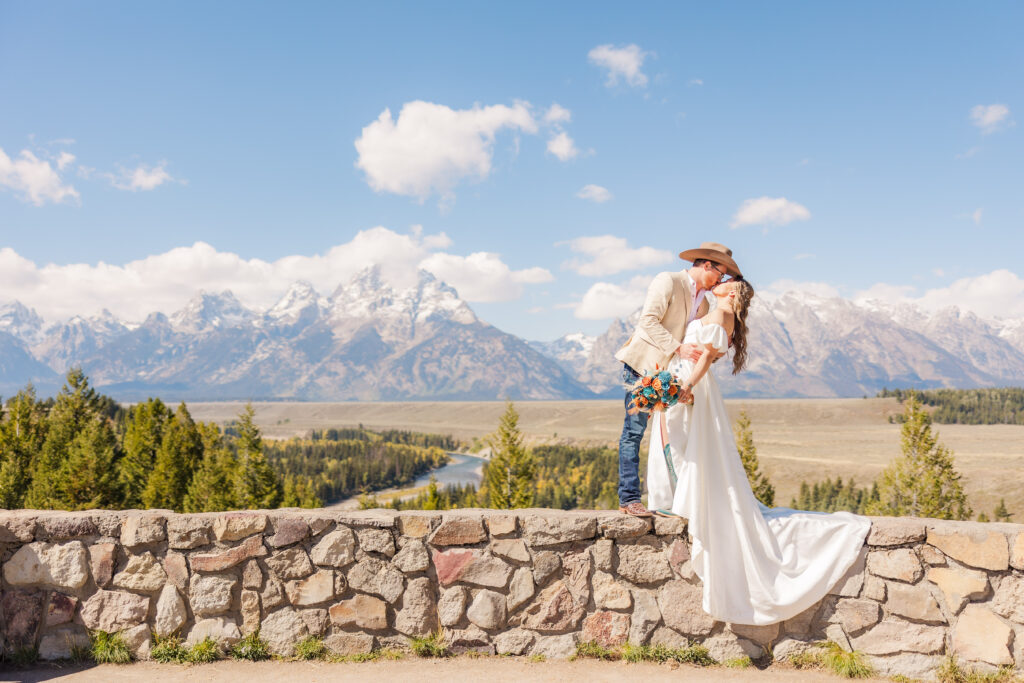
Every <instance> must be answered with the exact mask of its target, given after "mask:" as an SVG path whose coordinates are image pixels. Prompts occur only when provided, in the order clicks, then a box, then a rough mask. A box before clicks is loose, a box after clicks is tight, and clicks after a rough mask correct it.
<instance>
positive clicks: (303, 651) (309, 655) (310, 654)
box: [295, 636, 327, 660]
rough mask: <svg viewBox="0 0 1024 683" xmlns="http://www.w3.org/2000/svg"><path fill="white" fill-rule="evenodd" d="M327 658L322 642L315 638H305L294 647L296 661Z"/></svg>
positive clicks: (325, 648)
mask: <svg viewBox="0 0 1024 683" xmlns="http://www.w3.org/2000/svg"><path fill="white" fill-rule="evenodd" d="M326 656H327V647H326V646H325V645H324V641H322V640H320V639H319V638H317V637H316V636H306V637H305V638H303V639H302V640H300V641H299V642H298V644H297V645H296V646H295V658H296V659H305V660H310V659H323V658H324V657H326Z"/></svg>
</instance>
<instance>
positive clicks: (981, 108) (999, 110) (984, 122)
mask: <svg viewBox="0 0 1024 683" xmlns="http://www.w3.org/2000/svg"><path fill="white" fill-rule="evenodd" d="M970 117H971V123H973V124H974V125H975V126H977V127H978V128H980V129H981V132H982V134H983V135H988V134H989V133H994V132H996V131H997V130H1001V129H1003V128H1004V127H1006V126H1012V125H1013V122H1012V121H1010V108H1009V107H1007V106H1006V105H1005V104H987V105H986V104H979V105H976V106H974V107H972V108H971V113H970Z"/></svg>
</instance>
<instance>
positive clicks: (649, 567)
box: [618, 543, 672, 584]
mask: <svg viewBox="0 0 1024 683" xmlns="http://www.w3.org/2000/svg"><path fill="white" fill-rule="evenodd" d="M618 554H619V576H621V577H622V578H624V579H626V580H627V581H630V582H632V583H635V584H647V583H657V582H659V581H666V580H668V579H671V578H672V569H671V568H670V567H669V564H668V560H667V559H666V557H665V554H664V553H662V552H661V551H659V550H658V549H656V548H653V547H651V546H649V545H646V544H639V543H638V544H636V545H619V546H618Z"/></svg>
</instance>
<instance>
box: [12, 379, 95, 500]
mask: <svg viewBox="0 0 1024 683" xmlns="http://www.w3.org/2000/svg"><path fill="white" fill-rule="evenodd" d="M100 412H101V400H100V397H99V396H98V395H97V394H96V391H95V390H94V389H93V388H92V387H91V386H89V380H88V378H86V376H85V373H83V372H82V370H81V368H72V369H71V370H69V371H68V374H67V376H66V378H65V381H64V386H63V387H61V390H60V392H59V393H58V394H57V399H56V401H55V402H54V405H53V408H52V409H51V410H50V415H49V417H48V419H47V430H46V439H45V441H44V442H43V445H42V448H41V449H40V450H39V452H38V454H37V455H36V457H35V458H34V460H33V462H32V466H31V469H32V482H31V484H29V488H28V492H27V494H26V495H25V506H26V507H30V508H38V509H44V510H66V509H70V506H71V505H72V503H71V501H69V500H66V499H65V498H64V492H63V491H62V482H63V478H64V476H65V473H66V470H65V465H66V461H67V457H68V451H69V449H70V448H71V443H72V442H73V441H74V440H75V438H76V437H77V436H78V435H79V434H80V433H81V432H82V431H83V430H84V429H85V426H86V425H87V424H88V423H89V422H90V420H91V419H94V418H96V417H97V416H98V415H99V414H100Z"/></svg>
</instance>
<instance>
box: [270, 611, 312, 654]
mask: <svg viewBox="0 0 1024 683" xmlns="http://www.w3.org/2000/svg"><path fill="white" fill-rule="evenodd" d="M307 635H309V629H308V628H307V626H306V622H305V621H303V620H302V617H301V616H300V615H299V613H298V612H297V611H296V610H294V609H292V608H291V607H282V608H281V609H279V610H277V611H276V612H273V613H271V614H269V615H267V616H266V617H265V618H264V619H263V622H262V623H261V624H260V637H261V638H263V639H264V640H266V641H267V645H268V646H269V648H270V651H271V652H272V653H273V654H275V655H278V656H281V657H291V656H292V655H293V654H295V644H296V643H298V642H299V641H300V640H302V639H303V638H304V637H306V636H307Z"/></svg>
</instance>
